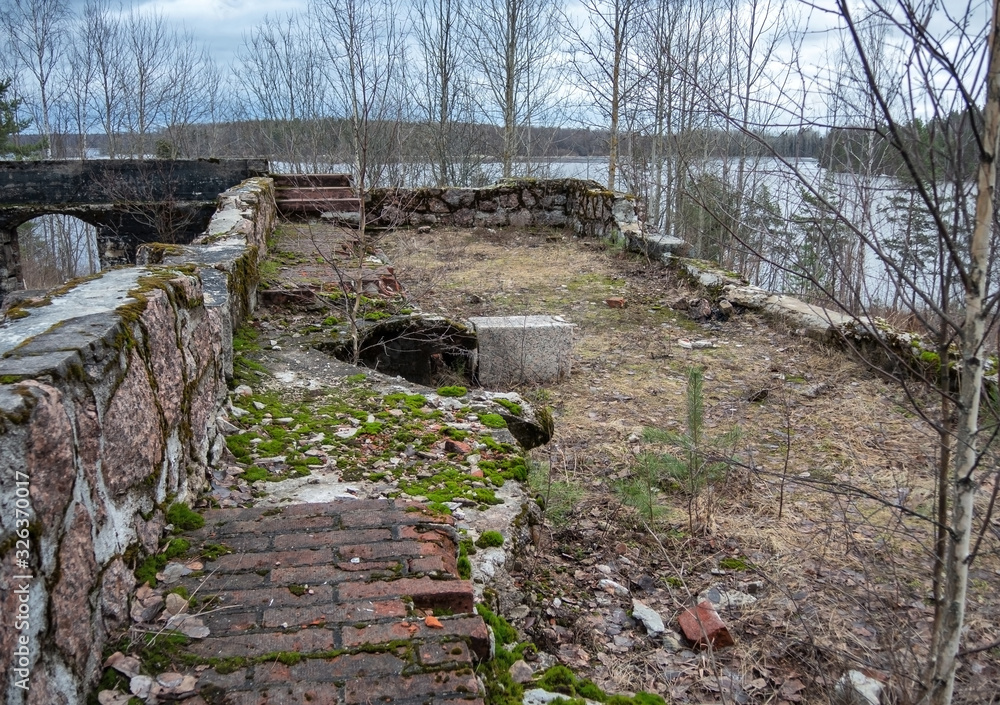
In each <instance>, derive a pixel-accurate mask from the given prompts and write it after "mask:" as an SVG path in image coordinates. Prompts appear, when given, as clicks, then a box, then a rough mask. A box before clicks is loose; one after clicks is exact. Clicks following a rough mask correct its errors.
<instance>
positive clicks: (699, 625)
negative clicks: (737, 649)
mask: <svg viewBox="0 0 1000 705" xmlns="http://www.w3.org/2000/svg"><path fill="white" fill-rule="evenodd" d="M679 621H680V625H681V629H683V630H684V636H685V637H687V639H688V640H689V641H691V642H692V643H694V644H695V645H696V646H702V647H705V646H708V645H709V644H711V645H712V647H713V648H716V649H721V648H723V647H726V646H732V645H733V644H734V643H735V642H734V641H733V637H732V635H731V634H730V633H729V629H727V628H726V624H725V622H723V621H722V618H721V617H719V613H718V612H716V611H715V607H714V606H713V605H712V603H711V602H709V601H708V600H703V601H701V602H700V603H698V606H697V607H695V608H689V609H687V610H685V611H684V612H683V613H682V614H681V616H680V620H679Z"/></svg>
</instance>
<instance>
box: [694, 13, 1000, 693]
mask: <svg viewBox="0 0 1000 705" xmlns="http://www.w3.org/2000/svg"><path fill="white" fill-rule="evenodd" d="M810 7H812V8H813V9H814V10H815V11H817V12H819V13H821V19H822V20H823V21H824V22H825V24H826V29H827V31H828V32H830V33H832V34H833V35H834V36H839V37H843V39H844V44H843V47H844V48H846V49H847V50H848V54H847V55H844V56H843V58H842V60H841V61H840V62H837V64H836V65H835V66H830V65H829V64H825V65H824V66H823V67H820V68H818V69H817V68H816V67H804V66H800V65H798V63H797V61H798V60H797V59H796V58H792V59H790V62H791V63H792V64H793V67H794V69H795V71H797V72H799V71H801V72H802V73H801V81H800V82H799V83H798V85H797V86H796V89H795V90H790V89H789V90H786V87H784V86H782V87H781V88H780V89H778V90H775V91H774V93H773V95H774V98H773V99H772V104H773V106H774V107H776V108H778V110H779V112H782V113H784V116H785V119H786V120H787V121H788V124H795V123H796V122H797V123H798V124H799V125H808V126H813V127H818V128H822V129H825V130H829V131H838V132H836V133H835V134H834V136H835V138H836V139H835V140H833V141H831V142H828V148H832V147H837V146H838V145H840V148H843V150H844V151H843V154H844V155H846V156H845V157H844V161H842V162H841V163H840V164H839V165H838V164H837V163H836V162H832V163H831V162H829V161H828V164H830V165H834V166H837V167H838V171H836V172H833V173H832V174H831V173H830V172H827V177H826V181H827V183H829V184H830V186H829V187H826V188H825V187H824V186H823V182H822V180H818V179H817V172H816V170H812V173H810V172H809V171H807V170H805V169H803V168H802V165H801V164H798V163H796V162H794V161H793V160H790V159H788V158H785V157H781V156H780V155H777V154H776V153H775V152H774V150H773V148H772V147H771V146H770V143H769V141H768V140H767V139H766V137H765V135H764V134H763V133H762V132H761V131H760V129H761V128H764V127H766V126H765V125H755V124H753V123H752V122H750V123H746V124H744V121H742V120H741V119H740V116H739V115H735V116H729V124H730V125H731V126H732V127H734V128H735V129H737V130H739V131H740V132H741V133H742V134H743V136H745V137H749V138H751V139H754V140H755V141H756V143H757V144H758V146H759V147H760V148H763V149H770V150H771V155H772V156H773V157H775V159H774V161H775V162H776V164H778V165H780V167H781V178H783V179H786V180H789V181H792V180H794V182H795V183H796V184H797V185H798V187H799V188H800V190H801V192H802V193H803V194H804V195H805V197H806V199H807V203H809V204H812V206H811V207H813V208H815V209H816V211H817V212H819V213H821V214H822V218H823V219H825V220H826V221H827V224H826V225H824V226H823V227H818V228H814V229H813V230H812V232H813V233H814V235H815V238H816V239H815V243H816V247H817V248H818V249H817V255H818V256H819V257H821V258H823V260H824V264H825V266H826V267H828V268H832V269H834V270H836V271H837V272H838V276H840V277H844V278H848V279H851V278H853V279H854V281H851V282H850V284H851V287H853V288H854V289H851V288H849V289H843V288H840V287H838V286H837V285H834V284H832V283H831V281H829V280H826V279H824V277H822V276H818V275H817V272H816V271H809V270H808V269H807V268H805V267H804V266H802V260H798V261H796V260H795V259H791V260H778V259H777V258H776V257H774V254H775V253H770V254H768V253H761V252H759V251H758V252H757V253H756V254H763V256H765V257H768V258H769V259H770V260H771V262H772V265H773V266H776V267H779V268H782V269H787V270H788V271H789V272H790V273H791V274H792V275H793V276H797V277H801V278H803V279H806V280H808V281H809V283H810V285H811V286H813V287H815V288H816V289H818V290H820V291H821V292H822V293H823V294H824V295H825V296H826V297H827V301H828V302H829V305H833V306H836V307H837V308H839V309H840V310H841V311H843V312H845V313H848V314H851V315H852V316H854V318H855V324H856V325H858V326H860V327H862V328H864V329H865V330H867V331H869V336H868V340H869V341H871V344H872V345H874V346H875V347H876V348H877V349H876V350H875V351H874V354H875V356H876V358H875V359H878V358H881V359H885V358H888V359H890V360H891V361H892V364H893V365H894V367H895V369H896V370H897V377H896V378H897V380H898V381H899V383H900V384H901V385H903V387H904V388H905V391H906V393H907V395H908V396H909V397H910V399H911V400H912V401H913V402H914V409H915V411H916V412H917V413H918V414H920V416H921V418H922V419H923V420H924V422H925V423H927V424H928V425H929V426H930V427H931V428H933V429H934V430H935V432H936V433H937V435H938V459H937V468H935V475H936V482H937V495H936V498H935V512H934V513H933V515H932V516H929V517H926V520H925V523H924V525H923V526H924V527H925V528H926V529H928V531H927V533H928V534H929V535H930V537H931V540H930V541H928V544H930V545H931V546H933V548H932V549H931V550H930V551H929V554H930V555H931V556H933V558H932V565H931V573H932V575H934V576H935V594H936V601H937V604H936V612H935V622H934V629H933V635H932V638H931V641H930V643H929V644H927V645H926V646H927V651H926V653H927V657H926V661H925V664H924V673H923V674H922V675H921V676H917V677H915V678H914V679H913V682H915V683H916V686H915V688H914V689H913V690H914V691H915V692H913V693H910V694H909V695H910V696H911V698H912V700H913V701H914V702H920V703H927V704H930V705H946V704H947V703H951V702H952V700H953V698H954V696H955V675H956V669H957V665H958V660H959V654H960V652H961V650H962V638H963V626H964V623H965V613H966V608H967V599H966V598H967V588H968V582H969V571H970V567H971V564H972V563H973V561H974V560H975V559H976V556H977V550H978V546H979V543H980V541H982V540H983V539H984V538H985V537H986V536H987V535H988V527H989V524H990V522H991V521H992V511H993V507H994V503H993V502H977V499H979V497H980V487H981V485H982V484H983V482H984V480H985V479H986V478H988V477H989V475H990V474H992V473H995V472H996V469H995V467H992V466H991V465H990V464H989V463H988V462H987V458H986V456H985V454H986V453H987V452H989V448H990V445H991V444H992V443H993V441H994V436H995V434H996V433H997V429H998V424H997V418H998V413H1000V409H998V408H996V406H995V403H994V402H995V399H994V398H993V396H984V395H983V390H984V384H985V383H986V380H985V379H984V370H985V367H986V366H987V357H988V355H987V348H986V345H987V339H986V333H987V330H989V329H990V328H991V327H992V326H993V325H995V324H996V322H997V304H998V298H1000V295H998V294H997V292H996V291H995V290H991V289H995V282H996V276H995V275H996V272H995V266H993V263H994V262H995V256H996V245H997V244H998V234H1000V232H998V227H997V223H996V220H995V217H994V211H993V209H994V203H995V187H996V165H995V159H996V155H997V149H998V144H1000V63H998V62H1000V36H998V29H1000V2H998V1H997V0H991V1H990V2H981V1H979V0H970V1H969V2H968V3H966V4H964V5H963V6H962V7H960V8H955V7H953V6H952V4H951V3H945V2H942V1H941V0H920V1H918V2H913V1H911V0H872V1H870V2H867V3H865V4H864V5H863V6H856V5H854V4H852V3H849V2H848V0H830V1H829V2H826V3H818V4H816V3H814V4H811V5H810ZM896 70H901V71H902V73H901V74H895V75H897V76H898V77H899V78H898V80H886V77H891V76H893V75H894V74H893V71H896ZM702 94H703V95H704V96H705V97H706V98H707V99H709V100H711V101H712V102H713V103H714V105H715V106H716V107H719V108H720V109H719V110H718V114H719V115H725V111H724V110H722V109H721V107H720V106H719V102H718V98H717V96H716V93H715V91H714V86H706V87H703V90H702ZM817 103H818V104H819V105H824V106H825V107H826V111H825V112H823V113H820V111H818V110H816V107H815V106H816V105H817ZM810 104H811V109H810V110H809V111H808V112H806V106H807V105H810ZM852 155H853V156H852ZM877 157H878V158H879V161H875V159H876V158H877ZM873 164H874V165H875V166H876V167H879V168H884V171H883V172H882V173H883V174H884V175H886V176H891V177H894V178H898V179H899V180H900V181H901V182H902V183H904V184H905V186H906V189H908V190H912V193H913V194H914V195H915V202H916V203H918V204H919V208H920V210H921V211H922V213H923V214H924V215H925V216H926V218H927V220H928V221H929V222H930V223H931V227H932V229H933V233H934V240H935V242H936V243H937V250H936V253H935V259H936V261H934V262H932V263H928V265H929V266H931V267H932V268H933V272H932V273H931V275H930V276H924V275H921V276H915V275H914V269H913V268H912V267H909V266H903V265H902V263H901V261H900V258H899V256H898V255H899V252H898V249H897V248H895V247H890V246H887V242H886V239H887V237H886V236H885V235H883V234H882V232H881V231H880V229H877V228H873V227H871V221H870V219H869V215H870V204H868V205H866V203H865V199H867V198H868V197H869V196H870V194H868V193H866V192H865V191H864V189H862V190H861V191H859V192H857V193H854V192H852V191H851V187H852V185H855V181H854V180H853V179H840V178H838V176H837V175H838V174H839V173H843V172H848V173H850V174H860V176H861V178H860V183H861V184H862V186H864V183H865V178H866V177H867V176H874V174H872V173H870V172H871V169H870V167H871V166H872V165H873ZM882 165H884V166H882ZM821 174H822V172H820V175H821ZM897 190H902V188H900V187H897ZM852 199H855V200H854V201H853V203H852ZM855 205H856V207H855ZM816 220H817V219H814V222H815V221H816ZM731 232H732V233H733V234H734V239H735V240H737V241H740V240H741V236H740V235H739V233H738V230H736V229H733V230H732V231H731ZM845 238H846V239H849V240H851V241H852V242H848V243H846V244H845V242H842V240H843V239H845ZM800 244H801V241H800ZM740 245H741V246H743V247H747V248H748V249H752V248H753V247H754V245H753V243H752V242H749V241H746V240H743V241H741V242H740ZM852 252H853V253H854V254H851V253H852ZM845 255H846V256H845ZM852 257H861V258H863V259H862V261H861V262H860V263H859V262H858V261H857V260H856V259H854V260H852V259H851V258H852ZM876 267H877V269H875V268H876ZM873 278H874V279H876V280H881V279H883V278H887V279H888V280H889V282H890V289H898V290H900V291H902V292H903V294H902V295H901V296H900V297H899V300H901V301H904V302H905V303H906V306H907V308H908V309H909V313H910V314H911V315H912V317H913V318H914V319H915V320H916V321H918V322H919V325H920V327H921V328H922V330H924V331H927V335H926V336H925V338H924V340H925V341H929V342H924V343H921V345H922V346H924V347H922V348H921V350H923V351H924V352H926V353H928V355H930V358H929V359H932V360H936V362H935V364H927V360H928V355H922V354H921V355H914V353H913V350H912V347H911V343H910V339H909V338H902V339H897V338H894V337H893V336H891V335H889V334H883V333H879V330H880V329H879V328H878V326H877V325H875V324H873V319H874V318H875V315H876V313H877V303H878V302H877V301H876V300H875V299H874V297H873V296H872V295H871V288H870V287H871V286H872V285H871V284H870V281H871V280H872V279H873ZM859 292H860V294H864V295H859ZM852 306H856V308H852ZM845 343H847V344H852V343H851V341H850V339H849V338H847V339H845ZM935 349H936V351H937V355H938V356H937V357H936V358H935V357H934V356H933V355H931V353H933V352H934V351H935ZM858 352H859V353H861V354H862V355H866V356H870V355H871V354H872V352H873V351H872V350H871V349H870V348H858ZM918 352H919V351H918ZM868 359H870V360H872V362H873V364H875V360H874V359H873V358H871V357H869V358H868ZM989 384H990V385H991V386H992V385H993V384H995V382H994V381H992V380H990V382H989ZM993 388H995V387H993ZM994 396H995V395H994ZM928 398H929V399H931V402H930V403H925V401H924V400H926V399H928ZM935 399H936V400H937V403H935V402H934V401H933V400H935ZM983 404H987V406H986V407H985V408H983V406H982V405H983Z"/></svg>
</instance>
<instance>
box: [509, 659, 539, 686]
mask: <svg viewBox="0 0 1000 705" xmlns="http://www.w3.org/2000/svg"><path fill="white" fill-rule="evenodd" d="M509 673H510V677H511V678H512V679H513V680H514V682H515V683H530V682H531V679H532V678H533V677H534V675H535V672H534V671H532V670H531V666H529V665H528V664H527V663H525V662H524V659H518V660H517V661H515V662H514V664H513V665H512V666H511V667H510V671H509Z"/></svg>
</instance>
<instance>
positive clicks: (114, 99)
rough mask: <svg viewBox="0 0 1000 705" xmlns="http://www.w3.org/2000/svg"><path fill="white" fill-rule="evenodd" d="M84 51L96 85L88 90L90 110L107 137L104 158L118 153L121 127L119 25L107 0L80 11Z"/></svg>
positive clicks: (93, 2)
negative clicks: (87, 56)
mask: <svg viewBox="0 0 1000 705" xmlns="http://www.w3.org/2000/svg"><path fill="white" fill-rule="evenodd" d="M83 23H84V28H83V31H84V36H85V37H86V46H87V52H88V54H89V55H90V56H91V57H92V59H93V63H94V72H95V76H94V80H95V82H96V85H95V86H94V88H93V90H92V91H91V97H92V100H93V107H92V111H93V112H94V114H95V116H96V119H97V121H98V122H99V123H100V125H101V127H102V128H103V130H104V135H105V137H106V138H107V153H108V157H110V158H111V159H114V158H115V157H116V156H118V154H119V148H118V133H119V130H120V129H121V126H122V124H123V119H122V115H121V112H122V103H123V99H122V92H123V90H124V87H123V82H122V80H121V77H120V73H121V72H122V56H123V51H124V46H123V42H122V26H121V20H120V19H119V17H118V16H117V15H116V14H115V13H114V12H112V10H111V9H110V6H109V5H108V3H107V0H88V2H87V4H86V6H85V7H84V10H83Z"/></svg>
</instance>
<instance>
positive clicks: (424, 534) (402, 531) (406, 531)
mask: <svg viewBox="0 0 1000 705" xmlns="http://www.w3.org/2000/svg"><path fill="white" fill-rule="evenodd" d="M452 533H453V531H451V530H449V529H446V528H439V527H435V528H428V527H427V526H422V525H417V526H399V527H396V538H397V539H400V540H406V539H413V540H416V541H431V542H433V543H436V544H440V545H441V546H447V545H451V546H452V547H454V546H455V537H454V536H452Z"/></svg>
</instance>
